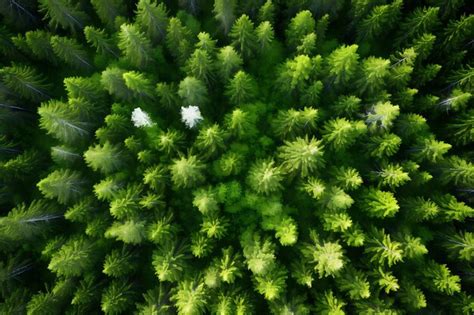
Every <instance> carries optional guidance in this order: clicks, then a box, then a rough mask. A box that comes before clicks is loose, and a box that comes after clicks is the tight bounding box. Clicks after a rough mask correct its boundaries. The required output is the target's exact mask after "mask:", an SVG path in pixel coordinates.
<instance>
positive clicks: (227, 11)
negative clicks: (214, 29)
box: [213, 0, 237, 34]
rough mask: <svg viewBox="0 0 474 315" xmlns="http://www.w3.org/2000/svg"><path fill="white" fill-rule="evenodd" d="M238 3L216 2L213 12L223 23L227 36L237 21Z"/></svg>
mask: <svg viewBox="0 0 474 315" xmlns="http://www.w3.org/2000/svg"><path fill="white" fill-rule="evenodd" d="M236 5H237V2H236V1H235V0H231V1H226V0H215V1H214V9H213V12H214V14H215V18H216V19H217V20H218V21H219V22H221V26H222V28H223V30H224V34H227V33H228V32H229V30H230V27H231V26H232V24H233V23H234V20H235V9H236Z"/></svg>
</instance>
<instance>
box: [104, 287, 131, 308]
mask: <svg viewBox="0 0 474 315" xmlns="http://www.w3.org/2000/svg"><path fill="white" fill-rule="evenodd" d="M131 297H132V287H131V285H130V284H129V283H127V282H126V281H123V280H115V281H113V282H111V283H110V284H109V285H108V286H107V288H105V289H104V291H103V293H102V297H101V303H100V307H101V310H102V311H103V312H104V313H105V314H118V313H122V312H125V311H126V310H127V309H128V308H129V307H130V304H131V301H132V300H131Z"/></svg>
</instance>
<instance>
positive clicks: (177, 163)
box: [170, 155, 204, 188]
mask: <svg viewBox="0 0 474 315" xmlns="http://www.w3.org/2000/svg"><path fill="white" fill-rule="evenodd" d="M203 169H204V165H203V164H202V162H200V161H199V160H198V159H197V157H196V156H194V155H190V156H188V157H184V156H182V157H181V158H179V159H175V160H174V161H173V164H172V165H171V166H170V172H171V180H172V182H173V184H174V185H175V186H176V187H177V188H189V187H193V186H195V185H196V184H198V183H200V182H202V181H203V180H204V174H203Z"/></svg>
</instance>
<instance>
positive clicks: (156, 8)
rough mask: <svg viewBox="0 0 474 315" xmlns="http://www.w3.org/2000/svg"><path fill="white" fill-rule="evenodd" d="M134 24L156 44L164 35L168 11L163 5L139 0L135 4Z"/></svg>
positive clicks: (149, 0) (148, 0) (147, 0)
mask: <svg viewBox="0 0 474 315" xmlns="http://www.w3.org/2000/svg"><path fill="white" fill-rule="evenodd" d="M136 22H137V23H138V24H139V25H140V26H141V27H142V29H143V30H144V31H146V34H147V35H148V37H150V38H151V39H152V41H154V42H158V41H160V40H161V39H163V38H164V37H165V35H166V28H167V27H168V10H167V9H166V6H165V4H164V3H156V2H154V1H151V0H140V1H139V2H138V3H137V12H136Z"/></svg>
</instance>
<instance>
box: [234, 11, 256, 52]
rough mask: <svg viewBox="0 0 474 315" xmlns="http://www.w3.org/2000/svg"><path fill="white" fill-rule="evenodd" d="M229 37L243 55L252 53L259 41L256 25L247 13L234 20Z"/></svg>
mask: <svg viewBox="0 0 474 315" xmlns="http://www.w3.org/2000/svg"><path fill="white" fill-rule="evenodd" d="M229 37H230V39H231V40H232V44H233V45H234V46H235V47H236V48H237V49H238V50H239V52H240V53H241V54H242V55H243V56H247V57H248V56H250V55H251V54H252V52H253V49H254V47H255V43H256V42H257V41H256V34H255V27H254V25H253V22H252V21H251V20H250V18H249V17H248V16H247V15H245V14H243V15H242V16H240V17H239V18H238V19H237V20H236V21H235V22H234V24H233V25H232V28H231V30H230V33H229Z"/></svg>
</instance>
